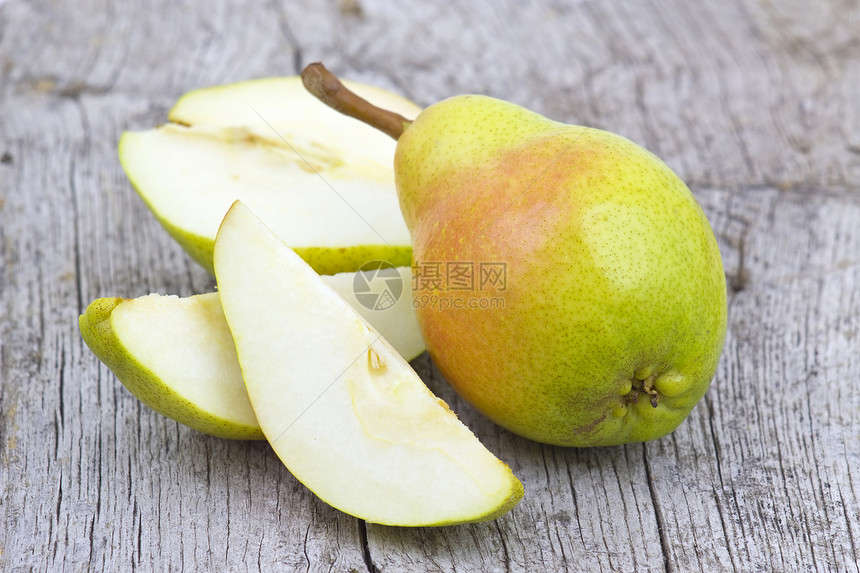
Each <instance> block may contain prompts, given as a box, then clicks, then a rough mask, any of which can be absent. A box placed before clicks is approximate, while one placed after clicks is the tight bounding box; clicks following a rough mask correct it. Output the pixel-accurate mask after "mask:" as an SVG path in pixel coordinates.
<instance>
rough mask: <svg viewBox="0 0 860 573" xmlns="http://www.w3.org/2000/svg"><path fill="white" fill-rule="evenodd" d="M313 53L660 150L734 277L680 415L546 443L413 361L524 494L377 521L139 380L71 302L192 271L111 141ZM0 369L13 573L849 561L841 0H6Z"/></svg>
mask: <svg viewBox="0 0 860 573" xmlns="http://www.w3.org/2000/svg"><path fill="white" fill-rule="evenodd" d="M315 60H322V61H324V62H326V63H327V65H328V66H329V67H330V68H332V69H333V70H335V71H337V72H338V73H339V74H341V75H342V76H345V77H349V78H352V79H356V80H360V81H365V82H368V83H374V84H378V85H381V86H383V87H387V88H389V89H393V90H396V91H398V92H400V93H403V94H404V95H406V96H407V97H409V98H411V99H413V100H414V101H416V102H418V103H420V104H422V105H426V104H429V103H432V102H434V101H437V100H439V99H442V98H444V97H446V96H448V95H453V94H457V93H463V92H480V93H486V94H490V95H493V96H497V97H500V98H504V99H507V100H511V101H514V102H516V103H519V104H522V105H525V106H527V107H530V108H533V109H535V110H537V111H539V112H541V113H544V114H546V115H548V116H551V117H553V118H555V119H559V120H563V121H567V122H572V123H583V124H588V125H592V126H596V127H602V128H605V129H609V130H611V131H616V132H618V133H621V134H623V135H626V136H628V137H630V138H631V139H633V140H635V141H637V142H640V143H642V144H643V145H645V146H646V147H648V148H650V149H651V150H653V151H654V152H655V153H657V154H658V155H660V156H661V157H662V158H664V159H665V160H666V161H667V162H668V163H669V164H670V165H671V166H672V167H673V168H674V169H675V170H676V171H677V172H678V173H679V174H680V175H681V176H682V177H683V178H684V179H685V180H686V181H687V182H688V183H689V185H690V187H691V189H692V190H693V192H694V193H695V195H696V197H697V198H698V199H699V201H700V202H701V204H702V206H703V207H704V209H705V212H706V214H707V216H708V218H709V219H710V221H711V223H712V225H713V228H714V230H715V232H716V235H717V237H718V240H719V244H720V248H721V250H722V255H723V258H724V263H725V269H726V275H727V279H728V284H729V287H730V288H729V331H728V339H727V341H726V347H725V352H724V355H723V357H722V361H721V363H720V366H719V369H718V372H717V375H716V378H715V380H714V382H713V385H712V387H711V390H710V391H709V392H708V394H707V395H706V397H705V398H704V400H703V401H702V402H701V403H700V405H699V406H698V407H697V408H696V409H695V410H694V412H693V413H692V415H691V416H690V417H689V419H688V420H687V421H686V422H685V423H684V424H683V425H682V426H681V427H680V428H679V429H678V430H677V431H676V432H674V433H673V434H672V435H670V436H669V437H666V438H664V439H661V440H658V441H655V442H651V443H646V444H630V445H626V446H623V447H613V448H599V449H585V450H577V449H564V448H557V447H548V446H542V445H539V444H536V443H532V442H529V441H526V440H524V439H520V438H518V437H516V436H514V435H512V434H510V433H508V432H505V431H503V430H500V429H499V428H497V427H495V426H494V425H493V424H491V423H489V422H488V421H487V420H485V419H483V418H482V417H481V416H480V415H479V414H477V413H476V412H474V411H473V410H472V409H471V408H470V407H469V406H468V405H467V404H465V403H464V402H463V401H462V400H460V399H458V397H457V396H456V395H455V394H454V393H453V392H452V391H451V390H450V389H449V388H448V387H447V386H446V384H445V382H444V381H443V380H442V379H441V377H440V376H439V374H438V372H437V371H436V370H434V368H433V366H432V365H431V363H430V361H429V359H428V358H427V357H426V355H425V356H423V357H420V358H418V359H417V360H416V361H415V362H414V365H415V367H416V369H417V370H418V371H419V372H420V373H421V375H422V376H423V377H424V379H425V380H426V381H427V384H428V385H429V386H430V387H431V389H432V390H433V391H434V392H436V393H437V394H439V395H440V396H441V397H442V398H444V399H445V400H446V401H448V403H449V404H451V406H452V408H454V409H455V410H456V411H457V412H458V413H459V414H460V416H461V418H462V419H463V420H464V421H465V422H466V423H467V424H468V425H469V426H470V427H472V428H473V429H474V431H475V432H476V433H477V435H478V436H479V437H480V438H481V439H482V440H483V442H484V443H485V444H486V445H487V446H488V448H489V449H490V450H492V451H493V452H494V453H496V454H497V455H498V456H499V457H501V458H502V459H503V460H505V461H506V462H507V463H509V464H510V465H511V467H512V468H513V470H514V472H515V473H516V474H517V475H518V476H519V477H520V478H521V479H522V481H523V482H524V484H525V487H526V497H525V499H524V500H523V502H522V503H521V504H520V505H519V506H518V507H517V508H516V509H515V510H514V511H513V512H512V513H510V514H509V515H506V516H504V517H502V518H501V519H498V520H496V521H494V522H491V523H485V524H480V525H469V526H458V527H448V528H435V529H433V528H428V529H397V528H391V527H383V526H377V525H373V524H366V523H364V522H362V521H359V520H357V519H355V518H352V517H349V516H347V515H345V514H342V513H340V512H338V511H336V510H334V509H332V508H330V507H328V506H327V505H325V504H324V503H322V502H320V501H319V500H318V499H316V498H315V497H314V495H312V494H311V493H309V492H308V491H307V490H306V489H305V488H304V487H303V486H302V485H301V484H299V483H298V482H297V481H296V480H295V479H294V478H293V477H292V475H291V474H290V473H289V472H288V471H287V470H286V469H285V468H284V467H283V466H282V465H281V463H280V462H279V461H278V459H277V457H276V456H275V455H274V453H273V452H272V451H271V450H270V448H269V447H268V445H267V444H266V443H265V442H252V443H246V442H233V441H227V440H221V439H216V438H212V437H209V436H206V435H202V434H200V433H197V432H195V431H193V430H190V429H188V428H185V427H183V426H180V425H178V424H176V423H174V422H173V421H171V420H168V419H166V418H163V417H161V416H160V415H158V414H155V413H153V412H152V411H150V410H149V409H148V408H146V407H144V406H142V405H140V404H139V403H138V402H137V400H135V399H134V398H133V397H132V396H131V395H130V394H129V393H128V392H127V391H126V390H125V389H124V388H123V387H122V386H121V384H120V383H119V382H118V381H117V380H116V378H115V377H114V376H113V375H112V374H111V372H110V371H109V370H107V369H106V368H105V367H104V366H102V365H101V364H100V363H99V362H98V361H97V360H96V358H95V357H94V356H93V355H92V353H90V352H89V350H88V349H87V348H86V347H85V346H84V345H83V343H82V341H81V338H80V335H79V333H78V329H77V323H76V321H77V317H78V315H79V314H80V313H81V311H82V310H83V309H84V308H85V306H86V304H87V303H88V302H90V301H91V300H92V299H94V298H96V297H100V296H126V297H134V296H140V295H143V294H146V293H149V292H160V293H172V294H178V295H190V294H193V293H198V292H205V291H209V290H211V289H212V288H213V287H214V282H213V279H212V278H211V277H210V276H209V275H207V274H206V273H205V272H204V271H203V270H202V269H201V268H199V267H198V266H196V265H195V264H194V263H193V262H191V261H190V260H189V259H188V257H187V256H186V255H185V254H184V253H183V252H182V251H181V250H180V248H179V247H178V246H177V245H176V244H174V243H173V241H172V240H171V239H170V238H169V237H168V236H167V234H166V233H165V232H164V231H163V230H162V228H161V227H160V226H159V224H158V223H157V222H156V221H155V219H154V218H153V217H152V216H151V215H150V214H149V212H148V211H147V209H146V208H145V207H144V205H143V203H142V202H141V201H140V199H139V198H138V197H137V196H136V195H135V194H134V192H133V191H132V189H131V187H130V186H129V184H128V182H127V180H126V178H125V176H124V174H123V172H122V170H121V168H120V166H119V164H118V161H117V154H116V145H117V139H118V137H119V135H120V134H121V133H122V132H123V131H124V130H127V129H141V128H148V127H151V126H154V125H156V124H157V123H159V122H163V121H164V120H165V117H166V110H167V109H168V108H169V107H170V106H171V104H172V103H173V102H174V101H175V100H176V98H177V97H178V96H180V95H181V94H182V93H184V92H186V91H188V90H191V89H193V88H198V87H202V86H208V85H214V84H220V83H228V82H233V81H237V80H242V79H248V78H255V77H262V76H272V75H292V74H295V73H296V72H297V71H298V70H299V69H300V68H301V67H302V66H303V65H304V64H306V63H309V62H311V61H315ZM0 392H2V395H0V413H2V416H0V492H2V498H0V504H2V506H1V507H2V509H0V519H2V521H0V570H3V571H29V570H37V571H59V570H68V571H80V570H87V569H92V570H110V571H119V570H134V569H141V570H154V571H167V570H187V571H206V570H212V571H243V570H258V569H262V570H266V571H271V570H282V571H291V570H302V571H304V570H312V571H365V570H367V571H464V572H472V571H562V570H571V571H633V570H635V571H662V570H667V571H681V572H686V571H771V570H774V571H858V565H857V561H858V560H860V5H858V2H857V1H856V0H830V1H822V2H799V1H791V0H734V1H730V2H712V3H704V2H687V1H685V0H666V1H656V0H652V1H650V2H642V1H641V0H617V1H610V0H604V1H599V0H579V1H576V2H574V1H571V2H564V1H550V0H540V1H536V2H530V3H520V2H509V3H502V2H496V3H490V2H460V3H456V2H450V1H447V2H438V3H430V2H420V3H418V2H415V3H411V2H384V1H382V0H353V1H351V2H346V1H343V2H334V1H327V2H322V1H316V2H313V1H311V0H305V1H292V2H291V1H275V2H267V3H252V2H244V3H239V2H237V3H229V2H224V1H216V2H197V3H194V2H192V3H176V2H169V1H166V0H160V1H150V2H119V1H116V0H102V1H99V2H96V1H93V0H80V1H78V2H59V1H55V2H49V1H46V0H43V1H33V2H27V1H24V0H0Z"/></svg>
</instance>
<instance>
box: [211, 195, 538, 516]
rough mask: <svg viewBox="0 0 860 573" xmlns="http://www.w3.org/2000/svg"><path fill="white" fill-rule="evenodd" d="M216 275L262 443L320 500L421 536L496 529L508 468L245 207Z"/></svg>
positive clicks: (222, 234)
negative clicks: (462, 527) (492, 525)
mask: <svg viewBox="0 0 860 573" xmlns="http://www.w3.org/2000/svg"><path fill="white" fill-rule="evenodd" d="M214 263H215V276H216V280H217V282H218V289H219V292H220V294H221V301H222V305H223V309H224V314H225V316H226V318H227V322H228V324H229V326H230V330H231V332H232V334H233V339H234V342H235V344H236V350H237V353H238V356H239V364H240V365H241V368H242V373H243V376H244V378H245V385H246V388H247V390H248V395H249V397H250V399H251V403H252V404H253V406H254V410H255V412H256V414H257V418H258V420H259V422H260V426H261V427H262V429H263V433H264V434H265V435H266V438H267V439H268V440H269V442H270V443H271V445H272V447H273V449H274V450H275V452H276V453H277V454H278V456H279V457H280V459H281V460H282V461H283V462H284V464H285V465H286V467H287V468H288V469H289V470H290V471H291V472H292V473H293V475H295V476H296V478H298V479H299V480H300V481H301V482H302V483H304V484H305V485H306V486H307V487H308V488H309V489H310V490H311V491H313V492H314V493H315V494H316V495H317V496H319V497H320V498H321V499H322V500H323V501H325V502H326V503H328V504H330V505H332V506H334V507H335V508H337V509H340V510H341V511H344V512H346V513H349V514H351V515H353V516H356V517H359V518H361V519H365V520H367V521H370V522H374V523H383V524H388V525H402V526H424V525H444V524H455V523H467V522H477V521H485V520H488V519H493V518H495V517H498V516H500V515H503V514H504V513H506V512H507V511H509V510H510V509H511V508H512V507H513V506H514V505H516V504H517V502H518V501H519V500H520V499H521V497H522V494H523V488H522V484H520V482H519V481H518V480H517V479H516V477H514V475H513V473H512V472H511V470H510V468H508V466H506V465H505V464H504V463H503V462H501V461H500V460H498V459H497V458H496V457H495V456H494V455H493V454H491V453H490V452H489V451H488V450H487V449H486V448H485V447H484V446H483V445H482V444H481V442H480V441H479V440H478V439H477V438H476V437H475V435H474V434H472V432H471V431H470V430H469V429H468V428H467V427H466V426H464V425H463V424H462V423H461V422H460V421H459V420H458V419H457V417H456V415H455V414H454V413H453V412H452V411H451V410H450V409H449V408H448V407H447V405H446V404H445V403H444V402H443V401H441V400H440V399H438V398H437V397H435V396H434V395H433V394H432V393H431V392H430V391H429V390H428V389H427V387H426V386H425V385H424V383H423V382H422V381H421V379H420V378H419V377H418V375H417V374H416V373H415V372H414V370H412V369H411V367H410V366H409V364H408V363H407V362H406V361H405V360H403V359H402V358H401V357H400V356H399V355H398V354H397V353H396V352H395V351H394V350H393V349H392V348H391V347H390V346H389V345H388V344H387V343H386V342H385V340H384V339H383V338H381V337H380V335H379V334H378V333H377V332H375V331H374V330H373V329H371V328H369V327H368V325H367V324H366V323H365V322H364V320H362V318H361V317H360V316H359V315H358V313H356V311H355V310H354V309H353V308H352V307H351V306H350V305H349V304H347V303H346V302H345V301H344V300H343V299H342V298H341V297H340V296H338V295H337V294H336V293H335V292H334V291H333V290H332V289H331V288H329V287H328V286H326V285H325V283H323V282H322V280H321V279H320V278H319V276H318V275H317V274H316V273H315V272H314V271H313V270H312V269H311V268H310V267H309V266H308V265H307V264H306V263H304V262H303V261H302V260H301V258H300V257H298V256H297V255H296V254H295V253H294V252H293V251H292V250H291V249H290V248H288V247H287V246H286V245H285V244H284V242H282V241H281V240H280V239H278V238H277V236H276V235H275V234H274V233H272V231H271V230H269V229H268V228H267V227H266V226H265V225H264V224H263V222H262V221H261V220H260V219H258V218H257V217H256V216H255V215H254V214H253V213H252V212H251V210H249V209H248V208H247V207H245V206H244V205H242V204H241V203H238V202H237V203H236V204H234V206H233V207H232V208H231V209H230V211H229V212H228V214H227V216H226V217H225V219H224V222H223V223H222V224H221V228H220V230H219V232H218V237H217V239H216V243H215V256H214Z"/></svg>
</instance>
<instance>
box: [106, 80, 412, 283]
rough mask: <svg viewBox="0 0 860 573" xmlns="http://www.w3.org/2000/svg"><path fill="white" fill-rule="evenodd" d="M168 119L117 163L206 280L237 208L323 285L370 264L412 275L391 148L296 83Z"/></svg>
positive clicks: (247, 88) (186, 100)
mask: <svg viewBox="0 0 860 573" xmlns="http://www.w3.org/2000/svg"><path fill="white" fill-rule="evenodd" d="M350 86H351V87H352V88H354V89H355V90H356V91H357V92H359V93H362V94H363V95H365V96H366V97H368V98H370V99H371V100H372V101H376V102H378V103H380V105H387V106H389V107H392V108H394V109H398V110H400V111H401V113H404V114H406V115H410V116H414V115H417V114H418V113H419V112H420V109H419V108H418V107H416V106H415V105H414V104H412V103H411V102H409V101H408V100H405V99H403V98H401V97H399V96H396V95H394V94H391V93H389V92H386V91H384V90H381V89H379V88H374V87H372V86H366V85H362V84H355V83H351V84H350ZM169 119H170V123H167V124H165V125H163V126H161V127H158V128H157V129H152V130H148V131H131V132H126V133H124V134H123V136H122V138H121V139H120V144H119V158H120V162H121V164H122V166H123V168H124V169H125V172H126V174H127V176H128V178H129V180H130V181H131V183H132V185H133V187H134V188H135V190H136V191H137V192H138V194H139V195H140V197H141V198H142V199H143V201H144V202H145V203H146V205H147V206H148V207H149V208H150V210H151V211H152V212H153V214H154V215H155V217H156V218H157V219H158V221H159V222H160V223H161V224H162V226H163V227H164V228H165V229H166V230H167V231H168V233H169V234H170V235H171V236H172V237H173V238H174V239H175V240H176V241H178V242H179V244H180V245H182V247H183V248H184V249H185V250H186V251H187V252H188V254H189V255H190V256H191V257H192V258H193V259H194V260H195V261H197V262H198V263H200V264H201V265H202V266H203V267H204V268H206V269H208V270H209V271H210V272H212V248H213V245H214V241H215V233H216V232H217V230H218V225H219V224H220V223H221V219H222V218H223V217H224V213H226V212H227V209H228V208H229V207H230V205H231V204H232V203H233V201H235V200H237V199H240V200H242V201H243V202H244V203H246V204H247V205H249V206H250V207H251V208H253V209H254V210H255V211H256V212H258V213H260V216H261V217H262V218H263V219H264V220H265V221H266V223H267V225H269V226H270V227H271V228H272V229H273V230H275V232H276V233H277V234H278V236H280V237H282V238H283V239H284V241H286V242H287V243H288V244H289V245H290V246H291V247H293V248H294V249H295V250H296V252H298V253H299V254H300V255H301V256H302V257H303V258H304V259H305V260H306V261H308V263H309V264H310V265H311V266H312V267H313V268H314V269H315V270H316V271H317V272H319V273H322V274H334V273H338V272H346V271H355V270H358V268H359V267H360V266H361V265H362V264H363V263H365V262H366V261H369V260H377V259H378V260H384V261H388V262H389V263H390V264H392V265H394V266H402V265H409V264H410V261H411V255H412V249H411V243H410V240H409V232H408V231H407V229H406V225H405V223H404V222H403V217H402V216H401V214H400V209H399V204H398V199H397V195H396V192H395V188H394V174H393V169H392V163H393V158H394V142H393V141H391V140H390V138H388V137H386V136H385V135H383V134H381V133H379V132H378V131H376V130H374V129H373V128H371V127H369V126H367V125H364V124H363V123H361V122H358V121H355V120H353V119H350V118H346V117H344V116H342V115H340V114H339V113H337V112H335V111H333V110H331V109H329V108H328V107H326V106H325V105H323V104H322V103H320V102H319V101H317V100H316V99H315V98H313V97H312V96H311V95H309V94H308V93H307V92H306V91H305V90H304V88H303V87H302V84H301V81H300V79H299V78H294V77H288V78H266V79H261V80H252V81H247V82H241V83H237V84H230V85H226V86H218V87H212V88H206V89H201V90H197V91H194V92H190V93H188V94H186V95H185V96H183V97H182V98H181V99H180V100H179V102H178V103H177V104H176V106H175V107H174V108H173V109H172V110H171V111H170V114H169Z"/></svg>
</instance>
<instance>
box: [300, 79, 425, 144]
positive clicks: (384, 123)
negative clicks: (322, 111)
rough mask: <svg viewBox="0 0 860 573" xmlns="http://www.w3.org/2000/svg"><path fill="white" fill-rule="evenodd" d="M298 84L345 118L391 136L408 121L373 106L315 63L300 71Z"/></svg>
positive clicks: (399, 131) (404, 127)
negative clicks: (302, 85)
mask: <svg viewBox="0 0 860 573" xmlns="http://www.w3.org/2000/svg"><path fill="white" fill-rule="evenodd" d="M302 83H303V84H304V85H305V89H306V90H308V91H309V92H310V93H311V94H312V95H313V96H314V97H316V98H317V99H318V100H320V101H321V102H323V103H324V104H326V105H327V106H329V107H330V108H332V109H334V110H337V111H339V112H340V113H342V114H344V115H348V116H349V117H354V118H355V119H357V120H359V121H363V122H364V123H366V124H368V125H370V126H372V127H375V128H376V129H378V130H380V131H382V132H384V133H387V134H388V135H390V136H391V137H393V138H394V139H399V138H400V136H401V134H403V130H405V129H406V128H407V127H408V126H409V124H411V123H412V122H411V121H410V120H408V119H406V118H405V117H403V116H402V115H400V114H398V113H394V112H393V111H389V110H387V109H382V108H381V107H377V106H375V105H373V104H372V103H370V102H369V101H367V100H366V99H364V98H361V97H359V96H357V95H355V93H353V92H351V91H350V90H349V89H348V88H347V87H346V86H344V85H343V84H342V83H341V81H340V80H339V79H337V77H336V76H335V75H334V74H332V73H331V72H330V71H328V70H327V69H326V67H325V66H324V65H322V64H321V63H319V62H317V63H314V64H309V65H308V66H307V67H306V68H305V69H304V70H302Z"/></svg>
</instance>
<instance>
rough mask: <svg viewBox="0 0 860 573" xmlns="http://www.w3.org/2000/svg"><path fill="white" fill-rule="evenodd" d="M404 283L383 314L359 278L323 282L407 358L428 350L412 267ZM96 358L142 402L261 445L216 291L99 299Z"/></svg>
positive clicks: (89, 339)
mask: <svg viewBox="0 0 860 573" xmlns="http://www.w3.org/2000/svg"><path fill="white" fill-rule="evenodd" d="M393 273H394V274H393V276H394V279H391V280H399V281H401V284H405V285H406V289H405V290H404V291H403V292H402V296H400V297H399V298H398V299H397V301H396V303H394V304H393V305H391V306H387V307H385V308H383V309H374V308H372V307H370V306H369V305H367V304H362V303H361V302H360V301H359V300H358V299H357V298H356V295H355V293H354V292H353V291H354V290H355V284H356V280H361V277H357V273H341V274H337V275H330V276H324V277H322V280H323V281H324V282H326V283H327V284H329V285H330V286H331V287H332V288H333V289H334V290H335V291H336V292H338V294H340V295H341V296H342V297H344V299H346V300H347V301H349V302H350V304H352V305H353V306H354V307H355V308H356V309H357V310H358V311H359V312H360V313H361V314H362V316H364V317H365V319H366V320H367V321H368V322H370V323H371V324H373V325H374V326H375V327H376V328H377V330H379V331H380V332H382V333H384V334H385V336H386V337H388V340H390V341H391V344H392V346H394V347H395V349H396V350H397V351H398V352H400V353H401V355H402V356H404V357H406V359H407V360H408V359H412V358H414V357H416V356H418V355H419V354H421V353H422V352H424V342H423V341H422V339H421V334H420V332H419V330H418V323H417V321H416V318H415V313H414V311H413V309H412V305H411V299H410V297H409V296H408V285H409V280H410V278H409V277H410V269H409V267H400V268H397V269H393ZM79 326H80V330H81V335H82V337H83V339H84V341H85V342H86V343H87V345H88V346H89V347H90V349H91V350H92V351H93V353H94V354H95V355H96V356H97V357H98V358H99V359H100V360H101V361H102V362H104V363H105V364H106V365H107V366H108V368H110V369H111V370H112V371H113V372H114V373H115V374H116V376H117V378H118V379H119V380H120V381H121V382H122V383H123V385H124V386H125V387H126V388H128V390H129V391H130V392H131V393H132V394H133V395H134V396H136V397H137V398H138V399H139V400H140V401H141V402H143V403H144V404H146V405H147V406H149V407H150V408H152V409H153V410H155V411H156V412H159V413H161V414H163V415H165V416H167V417H168V418H172V419H173V420H176V421H177V422H180V423H182V424H185V425H186V426H189V427H191V428H194V429H195V430H199V431H201V432H205V433H207V434H212V435H214V436H218V437H221V438H230V439H237V440H241V439H248V440H262V439H264V436H263V433H262V431H261V430H260V425H259V424H258V423H257V418H256V416H255V415H254V410H253V408H252V407H251V403H250V401H249V400H248V394H247V392H246V391H245V383H244V381H243V380H242V373H241V371H240V369H239V363H238V361H237V359H236V350H235V347H234V346H233V338H232V336H231V334H230V329H229V328H228V326H227V322H226V320H225V319H224V313H223V312H222V310H221V301H220V299H219V297H218V294H217V293H208V294H202V295H195V296H192V297H188V298H180V297H176V296H160V295H157V294H151V295H147V296H144V297H140V298H136V299H123V298H100V299H97V300H95V301H93V302H92V303H91V304H90V305H89V306H88V307H87V309H86V311H85V312H84V314H83V315H81V317H80V319H79Z"/></svg>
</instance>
